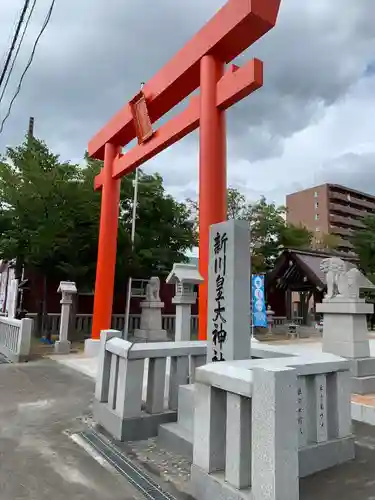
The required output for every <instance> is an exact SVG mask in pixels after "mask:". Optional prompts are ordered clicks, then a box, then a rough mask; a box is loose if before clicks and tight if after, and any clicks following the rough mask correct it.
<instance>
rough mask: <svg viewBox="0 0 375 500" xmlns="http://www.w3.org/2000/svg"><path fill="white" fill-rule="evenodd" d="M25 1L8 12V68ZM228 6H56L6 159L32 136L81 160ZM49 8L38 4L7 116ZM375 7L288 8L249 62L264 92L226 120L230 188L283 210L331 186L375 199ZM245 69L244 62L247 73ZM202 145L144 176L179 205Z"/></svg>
mask: <svg viewBox="0 0 375 500" xmlns="http://www.w3.org/2000/svg"><path fill="white" fill-rule="evenodd" d="M23 3H24V0H1V2H0V68H1V67H2V65H3V62H4V59H5V53H6V51H7V48H8V47H9V43H10V39H11V37H12V34H13V32H14V27H15V23H16V20H17V19H18V16H19V13H20V10H21V8H22V5H23ZM224 3H225V0H157V1H156V2H150V0H105V1H103V0H79V1H78V0H56V7H55V11H54V13H53V16H52V19H51V22H50V24H49V26H48V28H47V30H46V32H45V34H44V36H43V38H42V39H41V42H40V45H39V47H38V50H37V53H36V57H35V59H34V62H33V65H32V66H31V68H30V70H29V72H28V74H27V77H26V78H25V81H24V85H23V87H22V91H21V94H20V96H19V98H18V99H17V100H16V102H15V105H14V108H13V110H12V113H11V115H10V118H9V120H8V121H7V123H6V125H5V128H4V131H3V133H2V134H0V152H4V151H5V148H6V146H9V145H17V144H18V143H19V142H20V141H21V140H22V138H23V136H24V134H25V132H26V129H27V125H28V118H29V116H35V134H36V135H37V136H38V137H40V138H42V139H44V140H45V141H46V142H47V143H48V145H49V146H50V148H52V149H53V150H54V152H56V153H60V154H61V156H62V157H63V158H64V159H70V160H73V161H80V160H81V158H82V156H83V154H84V151H85V149H86V147H87V143H88V141H89V139H90V138H91V136H92V135H93V134H94V133H95V132H96V131H97V130H98V129H99V128H100V127H101V126H102V125H103V124H105V122H106V121H107V120H108V119H109V118H110V117H111V116H112V115H113V114H114V113H115V112H116V111H117V110H118V109H119V108H120V107H121V106H122V105H123V104H124V103H126V102H127V101H128V100H129V99H130V98H131V97H132V96H133V95H134V94H135V93H136V92H137V91H138V89H139V87H140V82H142V81H147V80H148V79H149V78H150V77H151V76H153V74H154V73H156V71H157V70H158V69H159V68H160V67H161V66H162V65H163V64H164V63H166V62H167V61H168V59H169V58H170V57H171V56H173V54H174V53H175V52H176V51H178V49H180V48H181V47H182V46H183V45H184V43H185V42H187V41H188V40H189V38H191V36H192V35H194V33H195V32H196V31H197V30H198V29H199V28H200V27H201V26H202V25H203V24H204V23H205V21H207V20H208V19H209V18H210V17H211V16H212V15H213V14H214V13H215V12H216V11H217V10H218V9H219V8H220V7H221V6H222V5H223V4H224ZM49 5H50V0H38V2H37V7H36V10H35V14H34V16H33V18H32V21H31V23H30V29H29V31H28V34H27V36H26V38H25V43H24V45H23V49H22V50H21V53H20V56H19V59H18V62H17V64H16V67H15V70H14V72H13V77H12V79H11V80H10V84H9V87H8V91H7V93H6V95H5V97H4V99H3V101H2V102H1V103H0V118H2V117H3V116H4V114H5V113H6V111H7V107H8V104H9V100H10V98H11V97H12V95H13V93H14V91H15V89H16V86H17V84H18V80H19V77H20V74H21V72H22V71H23V69H24V66H25V64H26V61H27V59H28V57H29V54H30V51H31V47H32V44H33V42H34V39H35V37H36V35H37V33H38V31H39V29H40V26H41V24H42V22H43V19H44V17H45V14H46V12H47V10H48V8H49ZM374 19H375V1H374V0H282V4H281V10H280V15H279V19H278V23H277V25H276V27H275V29H274V30H273V31H272V32H270V33H268V34H267V35H266V36H265V37H264V38H263V39H262V40H260V41H259V42H257V43H256V44H255V45H254V46H253V47H252V48H251V50H250V51H249V52H248V53H247V54H245V55H244V56H243V57H242V58H241V59H242V60H245V59H249V58H250V57H253V56H256V57H259V58H261V59H263V61H264V63H265V83H264V87H263V88H262V89H261V90H259V91H257V92H256V93H255V94H253V95H251V96H250V97H248V98H247V99H246V100H245V101H242V102H241V103H239V104H237V105H236V106H235V107H234V108H232V109H231V110H230V111H229V112H228V177H229V184H230V185H232V186H236V187H240V188H241V190H243V191H244V192H245V193H246V195H247V196H248V198H249V199H250V200H255V199H258V198H259V197H260V196H261V195H262V194H264V195H265V196H266V197H267V198H268V199H269V200H275V201H276V202H279V203H284V201H285V195H286V194H287V193H288V192H292V191H294V190H297V189H300V188H302V187H308V186H310V185H313V184H317V183H322V182H326V181H331V182H337V183H341V184H346V185H349V186H351V187H354V188H357V189H363V190H367V191H369V192H371V193H374V194H375V133H374V125H373V124H374V113H375V22H374ZM241 59H240V62H241ZM197 162H198V142H197V135H196V134H192V135H191V136H189V137H187V138H186V139H184V140H183V141H181V142H180V143H179V144H177V145H174V146H173V147H172V148H170V149H169V150H167V151H166V152H164V153H162V154H161V155H159V156H158V157H157V158H155V159H154V160H152V161H150V162H149V163H147V165H146V167H145V169H147V170H149V171H155V170H157V171H159V172H160V173H161V174H162V175H163V177H164V179H165V183H166V186H167V189H168V190H169V191H170V192H171V193H172V194H174V195H175V196H177V197H178V198H181V199H183V198H184V197H186V196H189V197H193V196H195V194H196V191H197V187H198V186H197V173H198V163H197Z"/></svg>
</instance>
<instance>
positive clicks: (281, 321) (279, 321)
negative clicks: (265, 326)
mask: <svg viewBox="0 0 375 500" xmlns="http://www.w3.org/2000/svg"><path fill="white" fill-rule="evenodd" d="M289 323H294V324H295V325H302V323H303V318H302V317H301V316H295V317H294V318H293V319H287V318H286V316H273V326H283V325H288V324H289Z"/></svg>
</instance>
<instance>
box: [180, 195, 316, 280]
mask: <svg viewBox="0 0 375 500" xmlns="http://www.w3.org/2000/svg"><path fill="white" fill-rule="evenodd" d="M227 200H228V201H227V202H228V209H227V216H228V219H241V220H248V221H249V224H250V231H251V239H250V252H251V256H252V268H253V270H254V272H266V271H268V270H270V269H272V267H273V264H274V262H275V260H276V259H277V257H278V256H279V255H280V253H281V251H282V250H283V249H284V248H310V247H311V242H312V233H311V232H309V231H308V230H307V229H306V228H305V227H302V226H294V225H292V224H288V223H287V222H286V208H285V207H284V206H277V205H276V204H275V203H268V202H267V200H266V198H265V197H262V198H261V199H260V200H259V201H257V202H256V203H249V202H248V201H247V200H246V197H245V196H244V195H243V194H242V193H241V192H240V191H239V190H238V189H235V188H228V192H227ZM187 202H188V205H189V207H190V209H191V212H192V213H193V214H194V223H195V226H196V227H197V226H198V216H199V212H198V204H197V202H196V201H194V200H190V199H189V200H187Z"/></svg>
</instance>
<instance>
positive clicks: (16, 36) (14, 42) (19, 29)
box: [0, 0, 30, 88]
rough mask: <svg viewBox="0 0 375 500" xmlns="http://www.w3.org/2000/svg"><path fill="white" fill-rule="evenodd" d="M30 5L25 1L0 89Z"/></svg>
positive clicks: (0, 79)
mask: <svg viewBox="0 0 375 500" xmlns="http://www.w3.org/2000/svg"><path fill="white" fill-rule="evenodd" d="M29 3H30V0H25V3H24V5H23V8H22V12H21V15H20V18H19V20H18V24H17V28H16V32H15V33H14V37H13V40H12V43H11V45H10V49H9V52H8V55H7V58H6V61H5V65H4V68H3V71H2V73H1V76H0V88H1V86H2V84H3V81H4V78H5V75H6V72H7V71H8V66H9V64H10V61H11V59H12V55H13V51H14V48H15V46H16V43H17V40H18V37H19V35H20V31H21V26H22V24H23V21H24V19H25V16H26V12H27V9H28V7H29Z"/></svg>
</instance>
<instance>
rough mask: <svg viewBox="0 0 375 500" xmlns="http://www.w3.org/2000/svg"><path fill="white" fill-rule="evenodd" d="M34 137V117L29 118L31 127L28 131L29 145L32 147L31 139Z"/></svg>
mask: <svg viewBox="0 0 375 500" xmlns="http://www.w3.org/2000/svg"><path fill="white" fill-rule="evenodd" d="M33 138H34V117H33V116H30V118H29V129H28V132H27V139H28V146H29V147H30V143H31V139H33Z"/></svg>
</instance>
